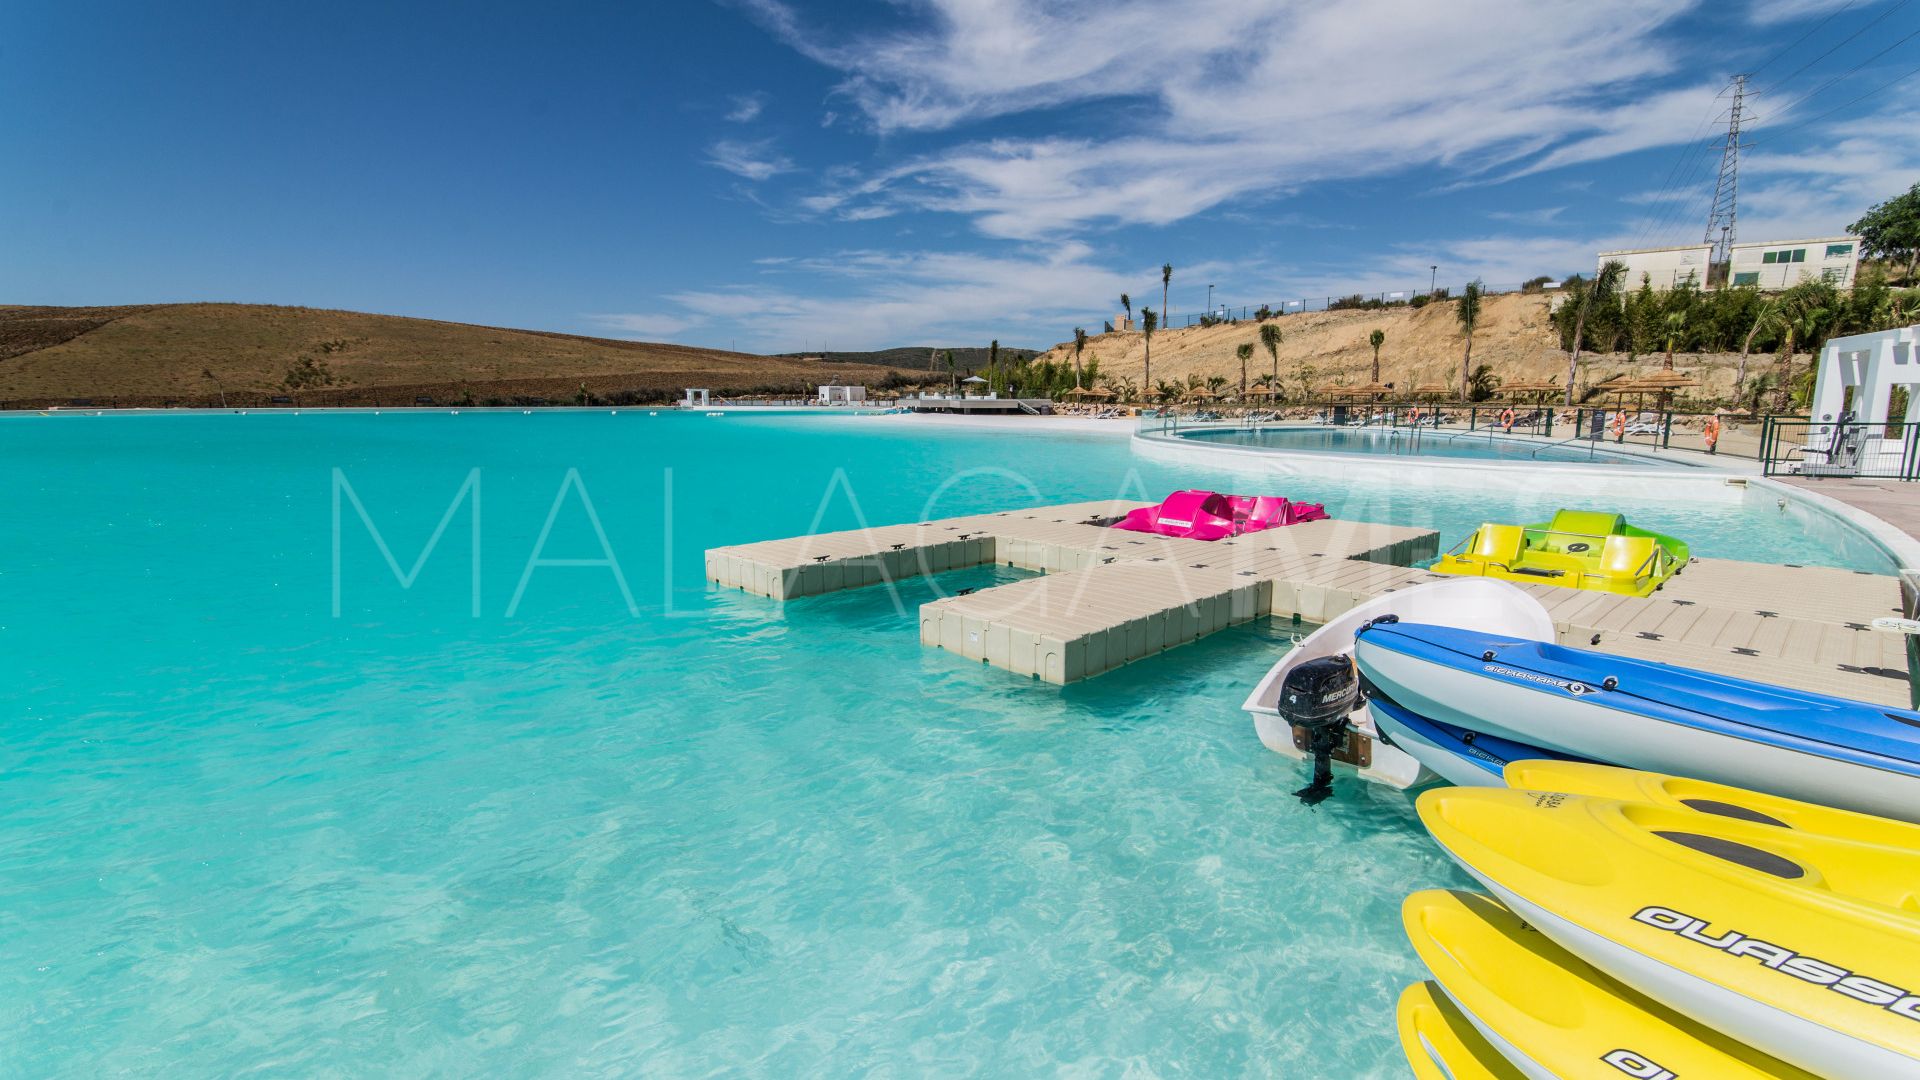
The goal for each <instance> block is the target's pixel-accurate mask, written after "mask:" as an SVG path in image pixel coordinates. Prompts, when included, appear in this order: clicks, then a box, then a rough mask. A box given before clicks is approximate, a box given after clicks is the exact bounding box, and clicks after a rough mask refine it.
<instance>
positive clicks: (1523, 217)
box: [1487, 206, 1567, 225]
mask: <svg viewBox="0 0 1920 1080" xmlns="http://www.w3.org/2000/svg"><path fill="white" fill-rule="evenodd" d="M1566 209H1567V208H1566V207H1564V206H1543V207H1541V208H1539V209H1538V210H1489V211H1487V216H1488V217H1490V218H1492V219H1493V220H1495V221H1505V222H1510V223H1512V224H1514V225H1550V224H1552V223H1553V222H1554V221H1555V220H1557V219H1558V218H1559V217H1560V215H1561V214H1563V213H1565V212H1566Z"/></svg>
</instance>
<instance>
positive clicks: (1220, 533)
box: [1113, 491, 1328, 540]
mask: <svg viewBox="0 0 1920 1080" xmlns="http://www.w3.org/2000/svg"><path fill="white" fill-rule="evenodd" d="M1327 516H1328V515H1327V510H1326V507H1325V506H1323V505H1321V504H1320V503H1299V502H1288V501H1287V500H1285V499H1282V498H1279V497H1277V496H1270V495H1222V494H1220V493H1219V492H1217V491H1176V492H1174V493H1173V494H1171V495H1169V496H1167V497H1166V498H1165V499H1163V500H1162V501H1161V503H1160V505H1158V506H1143V507H1141V508H1140V509H1138V510H1133V511H1130V512H1128V514H1127V516H1126V517H1123V518H1121V519H1120V520H1119V521H1116V522H1114V523H1113V527H1114V528H1116V529H1125V530H1127V531H1128V532H1143V533H1156V534H1158V535H1160V536H1181V537H1186V538H1188V539H1192V540H1221V539H1224V538H1226V537H1229V536H1240V535H1243V534H1245V533H1252V532H1260V531H1262V530H1264V529H1278V528H1280V527H1281V526H1284V525H1298V524H1300V523H1301V522H1303V521H1321V520H1323V519H1325V518H1326V517H1327Z"/></svg>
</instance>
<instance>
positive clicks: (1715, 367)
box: [1041, 293, 1770, 397]
mask: <svg viewBox="0 0 1920 1080" xmlns="http://www.w3.org/2000/svg"><path fill="white" fill-rule="evenodd" d="M1551 303H1552V297H1551V296H1550V295H1542V294H1537V293H1535V294H1527V293H1509V294H1502V295H1498V296H1489V297H1487V298H1486V299H1485V300H1484V301H1483V304H1482V308H1481V314H1480V323H1479V326H1478V328H1477V329H1476V330H1475V331H1474V335H1473V363H1474V366H1476V367H1478V366H1479V365H1481V364H1487V365H1489V366H1491V367H1492V368H1493V370H1494V372H1495V374H1497V375H1499V376H1500V377H1501V378H1502V379H1503V380H1506V381H1508V382H1516V381H1520V380H1529V381H1532V380H1546V379H1553V380H1555V381H1557V382H1560V383H1562V384H1563V385H1564V383H1565V381H1566V377H1567V354H1566V353H1564V352H1561V351H1560V349H1559V347H1558V341H1557V339H1556V336H1555V334H1554V330H1553V324H1552V321H1551V319H1550V314H1551V312H1550V304H1551ZM1273 322H1274V324H1275V325H1277V326H1279V327H1280V330H1281V332H1282V333H1283V334H1284V335H1285V340H1284V341H1283V342H1282V343H1281V345H1280V362H1279V368H1280V378H1281V381H1282V382H1283V384H1284V385H1285V386H1286V388H1287V391H1288V394H1289V395H1290V396H1294V397H1297V396H1298V395H1299V387H1300V382H1301V379H1302V377H1303V376H1305V377H1306V378H1307V379H1308V381H1309V382H1310V383H1311V384H1312V385H1313V386H1314V387H1316V388H1319V389H1323V390H1324V389H1326V388H1329V387H1332V386H1334V385H1336V384H1342V383H1344V384H1346V385H1351V386H1360V385H1364V384H1366V383H1367V382H1369V381H1370V380H1371V379H1372V375H1373V349H1372V347H1371V346H1369V345H1368V344H1367V337H1368V335H1370V334H1371V333H1372V332H1373V331H1374V330H1383V331H1385V332H1386V335H1387V340H1386V343H1385V344H1384V345H1383V346H1382V347H1381V349H1380V379H1381V381H1382V382H1387V383H1393V384H1395V385H1396V386H1409V385H1419V384H1422V383H1443V384H1445V385H1447V386H1449V387H1451V386H1457V385H1459V382H1460V359H1461V353H1462V352H1463V350H1464V347H1465V343H1466V339H1465V337H1464V336H1462V334H1461V332H1460V325H1459V321H1458V318H1457V316H1456V315H1455V314H1454V304H1453V303H1452V302H1442V303H1434V304H1428V305H1427V306H1425V307H1422V308H1407V307H1397V308H1382V309H1379V310H1374V311H1316V312H1309V313H1306V314H1300V315H1287V316H1283V317H1281V318H1279V319H1275V320H1273ZM1259 334H1260V324H1258V323H1254V322H1242V323H1231V324H1223V325H1219V326H1209V327H1188V328H1186V329H1181V330H1159V331H1155V333H1154V335H1153V381H1154V382H1156V383H1159V382H1174V381H1180V382H1185V381H1186V379H1187V377H1188V376H1189V375H1195V374H1197V375H1199V376H1200V377H1202V378H1206V377H1208V376H1212V375H1221V376H1225V377H1226V378H1227V379H1228V380H1229V381H1230V383H1231V384H1232V385H1234V386H1238V384H1239V382H1240V361H1239V359H1238V358H1237V357H1236V356H1235V355H1234V352H1235V348H1236V347H1237V346H1238V345H1240V344H1241V343H1242V342H1251V343H1252V344H1253V347H1254V351H1253V358H1252V359H1250V360H1249V361H1247V377H1248V379H1249V381H1251V380H1252V379H1255V378H1258V377H1259V376H1260V375H1261V374H1263V373H1268V372H1271V371H1272V370H1273V366H1274V364H1273V360H1272V358H1271V357H1269V356H1268V355H1267V351H1266V349H1265V348H1263V347H1262V346H1261V345H1260V339H1259ZM1084 357H1098V358H1099V361H1100V371H1101V372H1102V373H1104V374H1107V375H1120V376H1126V377H1128V378H1131V379H1132V380H1134V382H1135V383H1139V382H1140V381H1141V377H1142V374H1143V370H1142V369H1143V367H1144V360H1145V348H1144V341H1143V336H1142V335H1141V334H1140V333H1138V332H1133V333H1112V334H1100V335H1097V336H1095V337H1090V338H1088V339H1087V349H1086V352H1085V354H1084V356H1083V358H1084ZM1041 359H1042V360H1053V361H1055V362H1059V361H1066V362H1068V363H1071V362H1072V360H1073V344H1072V342H1066V343H1063V344H1060V345H1056V346H1054V347H1053V348H1052V349H1051V350H1049V351H1048V352H1046V353H1045V354H1043V355H1042V356H1041ZM1662 359H1664V358H1663V357H1659V356H1654V357H1639V358H1629V357H1628V356H1626V355H1625V354H1618V353H1616V354H1606V355H1599V356H1582V357H1581V361H1580V367H1581V373H1580V377H1579V379H1578V380H1576V383H1575V385H1576V386H1579V385H1583V384H1587V383H1591V382H1598V381H1600V380H1602V379H1605V378H1607V377H1609V376H1611V375H1615V374H1618V373H1622V372H1625V373H1629V374H1636V375H1639V374H1650V373H1651V372H1652V371H1653V370H1655V369H1657V368H1659V367H1660V363H1661V360H1662ZM1738 359H1739V358H1738V357H1728V356H1719V355H1708V356H1686V355H1683V356H1680V357H1677V358H1676V366H1677V367H1678V368H1679V369H1680V370H1682V371H1683V372H1686V373H1688V374H1691V375H1694V376H1695V377H1696V378H1699V379H1700V380H1701V382H1702V384H1703V390H1704V391H1705V392H1708V393H1725V392H1726V391H1728V390H1730V389H1731V387H1732V385H1733V373H1734V368H1735V365H1736V363H1737V361H1738ZM1761 362H1763V363H1764V362H1770V360H1769V358H1764V357H1763V358H1761Z"/></svg>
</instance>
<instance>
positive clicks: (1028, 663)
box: [706, 500, 1908, 705]
mask: <svg viewBox="0 0 1920 1080" xmlns="http://www.w3.org/2000/svg"><path fill="white" fill-rule="evenodd" d="M1141 505H1145V504H1142V503H1137V502H1126V501H1120V500H1107V501H1100V502H1086V503H1072V504H1068V505H1063V506H1048V507H1040V508H1034V509H1026V510H1008V511H1003V512H1000V513H995V514H979V515H974V516H970V517H958V518H947V519H943V520H939V521H927V522H918V523H914V524H906V525H884V526H878V527H875V528H870V529H856V530H853V531H850V532H838V533H822V534H818V535H813V536H801V537H794V538H792V539H787V540H768V541H763V542H761V543H754V544H739V545H733V546H729V547H718V548H713V549H711V550H709V551H708V552H707V553H706V574H707V579H708V580H709V581H712V582H714V583H715V584H718V585H721V586H724V587H729V588H739V589H744V590H746V591H747V592H752V593H757V594H759V595H761V596H768V597H772V598H773V599H776V600H793V599H798V598H800V597H806V596H814V595H818V594H821V593H828V592H835V591H838V590H840V589H849V588H859V587H862V586H867V585H877V584H880V583H882V582H889V581H900V580H905V579H908V578H913V577H918V576H922V575H927V574H937V573H940V572H942V571H946V570H957V569H963V568H965V567H969V566H979V565H983V564H999V565H1004V566H1012V567H1017V568H1020V569H1025V570H1036V571H1040V572H1041V573H1042V574H1043V575H1044V576H1042V577H1037V578H1029V579H1026V580H1022V581H1017V582H1013V583H1011V584H1007V585H1001V586H998V587H995V588H989V589H981V590H979V591H977V592H972V593H968V594H966V595H961V596H951V597H947V598H944V599H940V600H935V601H932V602H930V603H927V604H923V605H921V608H920V640H921V642H922V643H924V644H927V645H933V646H937V647H939V648H942V649H946V650H948V651H950V652H954V653H958V654H959V655H961V656H965V657H968V658H969V659H974V660H980V661H983V662H985V663H989V664H993V665H995V666H998V667H1002V668H1005V669H1007V670H1009V671H1012V672H1015V673H1017V674H1021V675H1029V676H1032V677H1034V678H1038V679H1044V680H1046V681H1047V682H1052V683H1060V684H1065V683H1070V682H1075V681H1077V680H1080V679H1084V678H1088V677H1091V676H1094V675H1098V674H1100V673H1101V672H1104V671H1109V670H1112V669H1113V668H1116V667H1119V666H1120V665H1122V664H1126V663H1131V662H1132V661H1135V660H1139V659H1143V658H1145V657H1148V656H1152V655H1154V654H1156V653H1159V652H1162V651H1164V650H1166V649H1170V648H1173V647H1175V646H1178V645H1183V644H1186V643H1187V642H1189V641H1194V640H1197V639H1199V638H1201V637H1204V636H1206V635H1207V634H1210V633H1213V632H1214V631H1216V630H1221V629H1224V628H1225V627H1228V626H1234V625H1237V624H1240V623H1245V622H1250V621H1252V620H1254V619H1257V618H1260V617H1262V616H1267V615H1272V616H1279V617H1283V618H1287V619H1289V620H1292V621H1297V622H1302V623H1319V622H1325V621H1326V620H1328V619H1331V618H1334V617H1336V616H1339V615H1341V614H1343V613H1345V612H1346V611H1348V610H1350V609H1352V608H1353V607H1355V606H1357V605H1358V604H1361V603H1363V602H1365V601H1367V600H1369V599H1371V598H1373V597H1375V596H1378V595H1380V594H1382V593H1386V592H1392V591H1394V590H1397V589H1404V588H1406V587H1408V586H1411V585H1418V584H1421V583H1424V582H1427V581H1438V580H1440V577H1439V575H1436V574H1432V573H1429V572H1427V571H1425V570H1420V569H1416V568H1413V566H1412V564H1414V563H1420V562H1426V561H1429V560H1431V559H1433V558H1434V557H1435V556H1436V555H1438V554H1439V534H1438V533H1437V532H1435V531H1433V530H1431V529H1421V528H1414V527H1409V526H1402V525H1379V524H1373V523H1370V522H1361V521H1335V520H1327V521H1313V522H1307V523H1305V524H1300V525H1290V526H1287V527H1285V528H1280V529H1270V530H1267V531H1264V532H1257V533H1250V534H1247V535H1245V536H1239V537H1234V538H1231V539H1226V540H1215V541H1203V540H1183V539H1176V538H1171V537H1163V536H1154V535H1151V534H1146V533H1135V532H1126V531H1123V530H1119V529H1113V528H1109V527H1107V525H1108V523H1110V522H1111V521H1113V520H1116V519H1118V518H1119V517H1121V516H1122V515H1124V514H1125V513H1126V512H1127V511H1129V510H1132V509H1134V508H1135V507H1138V506H1141ZM1526 588H1527V590H1528V591H1529V592H1531V593H1532V594H1533V595H1534V596H1536V597H1538V598H1539V599H1540V601H1541V602H1542V603H1544V604H1545V605H1547V608H1548V610H1549V611H1550V612H1552V614H1553V617H1554V621H1555V624H1556V625H1557V627H1558V629H1559V632H1560V640H1561V641H1562V642H1564V643H1566V644H1571V645H1581V646H1587V647H1598V648H1600V649H1603V650H1606V651H1609V652H1617V653H1620V654H1622V655H1628V656H1635V657H1640V658H1642V659H1649V660H1659V661H1664V662H1668V663H1675V664H1683V665H1686V666H1688V667H1695V668H1700V669H1703V670H1707V671H1716V672H1720V673H1722V674H1728V675H1738V676H1741V677H1745V678H1752V679H1758V680H1761V681H1765V682H1773V683H1777V684H1781V685H1786V686H1796V687H1800V688H1803V689H1808V690H1817V691H1821V692H1824V693H1833V694H1840V695H1843V696H1847V697H1853V698H1858V699H1861V700H1866V701H1877V702H1881V703H1884V704H1889V705H1906V704H1907V703H1908V689H1907V682H1906V669H1907V664H1906V651H1905V643H1904V640H1903V639H1902V638H1901V637H1900V635H1897V634H1889V633H1884V632H1877V631H1872V630H1869V629H1868V628H1867V626H1868V624H1869V623H1871V622H1872V620H1873V619H1875V618H1877V617H1879V616H1881V615H1889V614H1896V613H1898V609H1899V607H1900V603H1899V600H1900V592H1899V583H1898V580H1897V579H1895V578H1892V577H1887V576H1883V575H1876V574H1861V573H1856V572H1853V571H1848V570H1834V569H1828V568H1824V567H1801V566H1771V565H1764V564H1759V563H1744V562H1732V561H1728V560H1722V559H1699V560H1695V561H1694V563H1693V564H1692V565H1690V566H1689V567H1688V568H1687V569H1686V570H1685V571H1684V572H1683V573H1681V574H1680V575H1679V576H1678V577H1676V578H1674V579H1673V580H1672V581H1670V582H1668V583H1667V585H1666V587H1665V588H1663V589H1661V590H1660V591H1659V592H1656V593H1655V594H1654V595H1653V596H1651V597H1647V598H1644V599H1642V598H1638V597H1627V596H1614V595H1611V594H1606V593H1595V592H1587V591H1583V590H1578V589H1564V588H1555V587H1553V586H1548V585H1531V586H1527V587H1526ZM1596 638H1597V639H1598V640H1597V641H1596V640H1595V639H1596Z"/></svg>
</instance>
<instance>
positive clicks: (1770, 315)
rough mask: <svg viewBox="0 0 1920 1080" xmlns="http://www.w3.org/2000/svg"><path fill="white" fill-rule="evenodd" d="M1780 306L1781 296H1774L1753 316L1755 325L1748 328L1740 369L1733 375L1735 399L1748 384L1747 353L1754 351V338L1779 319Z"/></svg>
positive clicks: (1742, 349) (1738, 397) (1741, 345)
mask: <svg viewBox="0 0 1920 1080" xmlns="http://www.w3.org/2000/svg"><path fill="white" fill-rule="evenodd" d="M1779 307H1780V298H1779V297H1774V298H1773V299H1771V300H1768V301H1767V302H1766V303H1764V304H1762V305H1760V310H1759V312H1758V313H1757V314H1755V315H1754V317H1753V325H1752V326H1751V327H1749V328H1748V329H1747V339H1746V340H1745V341H1743V342H1741V343H1740V369H1739V370H1738V371H1736V372H1734V375H1733V399H1734V400H1735V401H1739V400H1740V391H1741V388H1742V387H1744V386H1746V385H1747V354H1748V353H1751V352H1752V351H1753V339H1754V338H1755V337H1758V336H1759V334H1760V331H1761V330H1763V329H1765V328H1766V327H1769V326H1772V325H1774V324H1775V323H1777V322H1778V321H1779V318H1780V313H1779Z"/></svg>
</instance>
